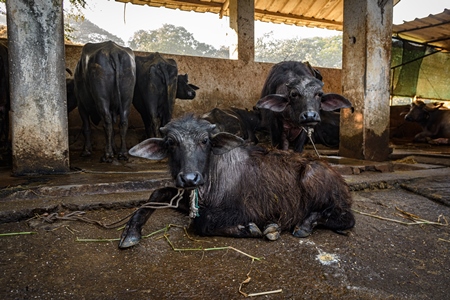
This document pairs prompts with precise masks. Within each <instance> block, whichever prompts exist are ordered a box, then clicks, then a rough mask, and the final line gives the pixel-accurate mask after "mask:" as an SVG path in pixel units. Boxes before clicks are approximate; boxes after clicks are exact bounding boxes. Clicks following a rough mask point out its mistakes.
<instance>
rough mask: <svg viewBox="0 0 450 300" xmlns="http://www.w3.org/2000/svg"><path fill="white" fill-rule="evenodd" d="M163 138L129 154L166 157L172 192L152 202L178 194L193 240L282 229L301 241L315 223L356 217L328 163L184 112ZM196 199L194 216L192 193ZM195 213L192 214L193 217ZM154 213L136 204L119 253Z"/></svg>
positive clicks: (342, 224)
mask: <svg viewBox="0 0 450 300" xmlns="http://www.w3.org/2000/svg"><path fill="white" fill-rule="evenodd" d="M161 132H162V133H163V136H164V137H163V138H150V139H147V140H145V141H143V142H142V143H140V144H138V145H136V146H134V147H133V148H132V149H130V151H129V153H130V155H134V156H139V157H143V158H148V159H154V160H160V159H163V158H165V157H168V159H169V167H170V172H171V175H172V177H173V179H174V181H175V186H176V187H165V188H160V189H157V190H155V191H154V192H153V193H152V194H151V196H150V199H149V201H150V202H167V203H168V202H170V201H171V199H173V198H174V197H176V195H177V194H178V192H179V190H180V191H186V190H187V192H183V193H182V196H181V197H182V199H181V200H180V201H179V203H178V207H177V209H178V210H181V211H183V212H185V213H188V212H189V210H190V209H191V214H190V215H191V217H194V220H193V225H194V227H195V231H196V233H197V234H199V235H220V236H231V237H264V236H265V237H267V238H268V239H270V240H276V239H277V238H278V237H279V235H280V232H281V231H284V230H289V231H291V232H292V234H293V235H294V236H296V237H306V236H308V235H309V234H311V232H312V230H313V229H314V227H316V226H317V225H321V226H323V227H326V228H329V229H331V230H334V231H336V232H342V231H343V230H346V229H350V228H352V227H353V226H354V224H355V219H354V217H353V214H352V212H351V210H350V207H351V204H352V199H351V196H350V193H349V189H348V186H347V184H346V183H345V182H344V180H343V178H342V177H341V176H340V175H339V174H338V173H337V172H336V171H335V170H333V169H332V168H331V167H330V166H329V165H328V164H327V163H326V162H324V161H321V160H317V159H309V158H303V157H302V156H301V155H300V154H298V153H294V152H288V151H282V150H275V149H274V150H267V149H265V148H262V147H259V146H249V145H245V144H244V141H243V140H242V139H241V138H239V137H237V136H235V135H233V134H230V133H225V132H218V131H217V130H216V125H214V124H211V123H209V122H208V121H206V120H204V119H199V118H196V117H194V116H192V115H188V116H185V117H183V118H182V119H179V120H174V121H171V122H170V123H168V124H167V125H166V126H165V127H163V128H161ZM193 191H195V194H197V195H198V199H197V201H198V211H195V208H194V209H193V208H192V207H193V206H195V203H194V205H193V203H192V201H190V194H191V193H193ZM193 210H194V213H193V214H192V212H193ZM153 212H154V209H153V208H149V207H141V208H139V209H138V210H137V211H136V212H135V213H134V215H133V216H132V217H131V218H130V220H129V221H128V223H127V225H126V227H125V229H124V231H123V233H122V237H121V240H120V243H119V248H127V247H130V246H133V245H135V244H137V243H138V242H139V240H140V238H141V229H142V226H143V225H144V224H145V222H146V221H147V220H148V218H149V217H150V215H151V214H152V213H153Z"/></svg>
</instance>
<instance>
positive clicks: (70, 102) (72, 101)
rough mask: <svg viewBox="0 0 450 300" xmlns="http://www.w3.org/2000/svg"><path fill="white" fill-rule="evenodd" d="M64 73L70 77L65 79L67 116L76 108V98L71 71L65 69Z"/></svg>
mask: <svg viewBox="0 0 450 300" xmlns="http://www.w3.org/2000/svg"><path fill="white" fill-rule="evenodd" d="M66 72H67V73H68V74H69V75H70V76H71V77H69V78H66V93H67V114H69V113H70V112H71V111H72V110H74V109H75V108H77V97H76V96H75V81H74V80H73V74H72V71H71V70H70V69H69V68H66Z"/></svg>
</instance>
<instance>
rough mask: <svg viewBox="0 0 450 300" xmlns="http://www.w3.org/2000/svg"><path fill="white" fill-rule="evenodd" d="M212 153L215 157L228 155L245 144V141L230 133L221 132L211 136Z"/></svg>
mask: <svg viewBox="0 0 450 300" xmlns="http://www.w3.org/2000/svg"><path fill="white" fill-rule="evenodd" d="M211 143H212V151H213V153H214V154H215V155H221V154H224V153H227V152H228V151H230V150H233V149H234V148H237V147H239V146H241V145H243V144H244V140H243V139H241V138H240V137H238V136H235V135H234V134H231V133H228V132H219V133H217V134H213V135H212V136H211Z"/></svg>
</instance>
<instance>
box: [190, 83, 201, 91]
mask: <svg viewBox="0 0 450 300" xmlns="http://www.w3.org/2000/svg"><path fill="white" fill-rule="evenodd" d="M188 85H189V86H190V87H191V88H192V89H193V90H198V89H200V88H199V87H198V86H196V85H193V84H191V83H188Z"/></svg>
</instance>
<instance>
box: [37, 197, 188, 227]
mask: <svg viewBox="0 0 450 300" xmlns="http://www.w3.org/2000/svg"><path fill="white" fill-rule="evenodd" d="M194 191H195V190H192V191H191V198H193V195H194V193H195V192H194ZM183 194H184V190H183V189H178V192H177V194H176V195H175V196H174V197H173V198H172V199H170V201H169V203H165V202H147V203H145V204H143V205H141V206H140V207H139V208H138V209H140V208H151V209H162V208H177V207H178V205H179V203H180V201H181V200H182V199H183ZM134 213H135V212H132V213H130V214H128V215H126V216H125V217H123V218H122V219H120V220H118V221H116V222H113V223H110V224H105V223H104V222H102V221H97V220H93V219H90V218H88V217H86V216H85V214H86V212H85V211H73V212H71V213H68V214H59V213H56V212H55V213H51V214H48V213H45V214H42V215H36V216H35V217H34V218H38V219H42V220H43V221H45V222H47V223H53V222H55V221H57V220H67V221H82V222H86V223H89V224H94V225H98V226H100V227H103V228H106V229H112V228H118V227H120V226H122V225H124V224H125V223H126V222H125V221H127V220H128V218H130V217H131V216H132V215H133V214H134Z"/></svg>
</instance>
